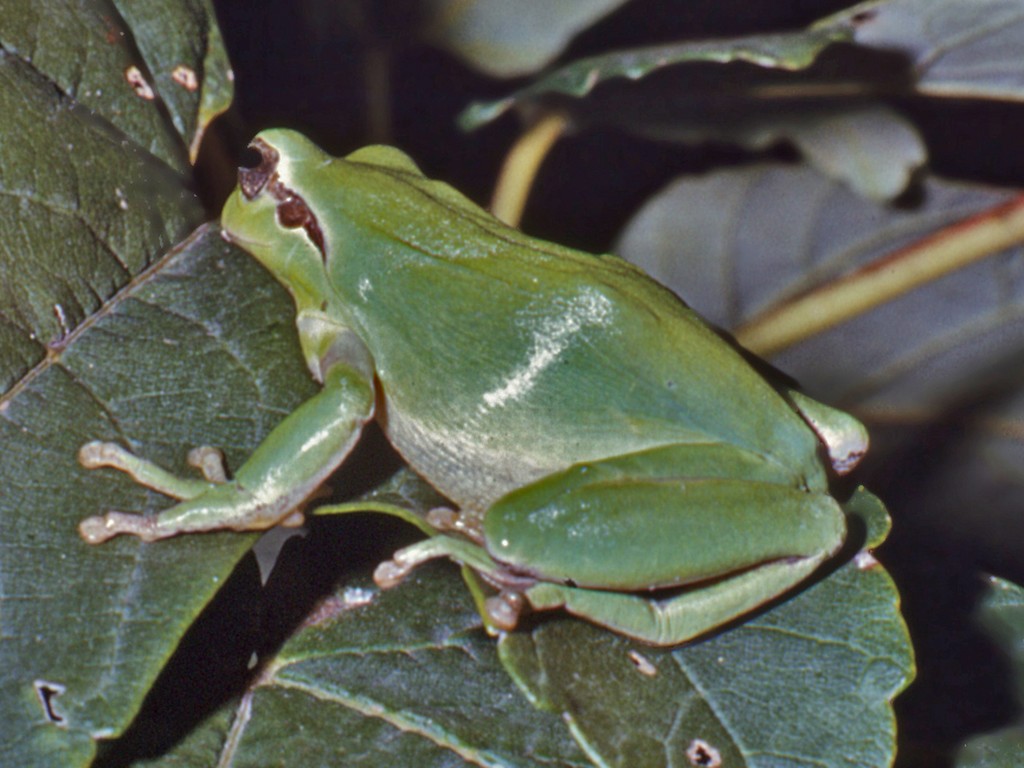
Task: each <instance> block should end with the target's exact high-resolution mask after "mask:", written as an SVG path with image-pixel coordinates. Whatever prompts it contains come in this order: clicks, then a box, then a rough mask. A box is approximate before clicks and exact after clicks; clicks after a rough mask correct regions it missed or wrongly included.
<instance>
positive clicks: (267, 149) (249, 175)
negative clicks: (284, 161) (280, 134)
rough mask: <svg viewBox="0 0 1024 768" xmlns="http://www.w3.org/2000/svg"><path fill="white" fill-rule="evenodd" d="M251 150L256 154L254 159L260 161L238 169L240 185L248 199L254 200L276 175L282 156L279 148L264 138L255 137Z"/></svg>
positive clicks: (250, 146)
mask: <svg viewBox="0 0 1024 768" xmlns="http://www.w3.org/2000/svg"><path fill="white" fill-rule="evenodd" d="M249 150H250V152H249V154H253V155H255V156H256V157H254V158H253V159H254V160H258V162H257V163H256V164H255V165H252V166H247V167H245V166H244V167H241V168H239V169H238V187H239V189H241V190H242V194H243V195H245V199H246V200H252V199H253V198H254V197H256V196H257V195H258V194H259V193H260V192H262V191H263V188H264V187H266V186H267V182H268V181H270V179H271V178H272V177H273V176H274V172H275V171H276V170H277V163H278V160H280V158H281V156H280V155H279V154H278V153H277V150H276V149H274V148H273V147H272V146H270V145H269V144H267V142H265V141H263V140H262V139H253V141H252V144H250V145H249Z"/></svg>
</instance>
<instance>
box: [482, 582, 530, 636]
mask: <svg viewBox="0 0 1024 768" xmlns="http://www.w3.org/2000/svg"><path fill="white" fill-rule="evenodd" d="M525 607H526V598H525V597H523V593H522V592H515V591H512V590H504V589H503V590H502V591H501V592H499V593H498V594H496V595H494V596H492V597H488V598H487V599H486V600H484V611H485V612H486V613H487V616H486V619H487V623H488V624H490V625H491V626H493V627H495V628H496V629H500V630H503V631H505V632H511V631H512V630H513V629H515V628H516V625H517V624H519V617H520V616H521V615H522V613H523V609H524V608H525Z"/></svg>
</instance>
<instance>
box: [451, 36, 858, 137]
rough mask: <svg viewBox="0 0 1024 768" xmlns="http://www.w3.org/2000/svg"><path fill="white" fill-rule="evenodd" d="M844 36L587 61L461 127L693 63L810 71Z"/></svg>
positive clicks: (653, 50) (763, 39) (706, 45)
mask: <svg viewBox="0 0 1024 768" xmlns="http://www.w3.org/2000/svg"><path fill="white" fill-rule="evenodd" d="M849 36H850V35H849V33H848V32H846V31H833V30H824V31H813V30H812V31H806V32H797V33H788V34H787V33H783V34H774V35H752V36H749V37H738V38H732V39H723V40H709V41H700V42H693V43H673V44H670V45H658V46H651V47H649V48H638V49H635V50H629V51H617V52H614V53H608V54H603V55H600V56H591V57H588V58H585V59H580V60H579V61H575V62H573V63H571V64H567V65H566V66H564V67H561V68H559V69H557V70H555V71H554V72H551V73H549V74H547V75H544V76H543V77H541V79H540V80H537V81H536V82H534V83H531V84H530V85H528V86H526V87H525V88H522V89H520V90H518V91H516V92H515V93H513V94H512V95H511V96H507V97H505V98H504V99H500V100H499V101H493V102H486V103H483V102H481V103H476V104H472V105H471V106H470V107H469V108H467V109H466V110H465V112H463V113H462V115H461V116H460V118H459V122H460V124H461V125H462V127H463V128H465V129H467V130H472V129H474V128H478V127H480V126H481V125H484V124H485V123H489V122H490V121H492V120H494V119H496V118H498V117H500V116H501V115H502V114H504V113H505V112H507V111H508V110H509V109H511V108H512V107H514V106H516V105H518V104H523V103H529V102H532V101H535V100H538V99H541V98H543V97H546V96H549V95H552V94H554V95H563V96H572V97H575V98H581V97H584V96H588V95H589V94H590V93H591V92H592V91H594V89H595V88H597V86H599V85H601V84H602V83H605V82H607V81H609V80H613V79H617V78H627V79H629V80H641V79H643V78H645V77H648V76H650V75H652V74H654V73H656V72H658V71H659V70H662V69H665V68H666V67H672V66H675V65H679V64H687V63H693V62H713V63H718V64H726V63H731V62H738V61H741V62H746V63H748V64H754V65H756V66H759V67H766V68H772V69H785V70H798V69H805V68H807V67H809V66H810V65H811V64H812V63H814V61H815V60H816V59H817V58H818V56H819V55H820V54H821V52H822V51H824V50H825V49H826V48H827V47H828V46H830V45H832V44H833V43H835V42H838V41H841V40H847V39H849Z"/></svg>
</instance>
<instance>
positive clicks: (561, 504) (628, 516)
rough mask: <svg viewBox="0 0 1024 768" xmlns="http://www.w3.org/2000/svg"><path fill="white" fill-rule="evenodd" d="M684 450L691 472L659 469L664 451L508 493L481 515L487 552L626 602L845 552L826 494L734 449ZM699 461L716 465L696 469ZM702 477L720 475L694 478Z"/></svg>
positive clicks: (840, 524)
mask: <svg viewBox="0 0 1024 768" xmlns="http://www.w3.org/2000/svg"><path fill="white" fill-rule="evenodd" d="M703 448H707V446H704V447H703ZM691 449H692V450H693V451H694V452H695V453H694V455H695V456H696V457H697V458H695V459H694V460H693V461H690V462H689V463H686V462H676V463H673V462H668V461H662V460H661V459H662V458H663V455H662V454H663V453H669V454H673V458H676V459H678V458H680V457H681V456H683V455H684V454H685V453H686V452H684V451H680V450H678V447H673V450H671V451H666V452H662V453H659V455H657V456H654V457H653V459H654V460H653V461H648V460H644V461H640V460H638V459H636V458H635V457H616V458H614V459H609V460H607V461H605V462H595V463H592V464H588V465H580V466H579V467H575V468H570V469H569V470H567V471H565V472H562V473H558V474H557V475H552V476H551V477H549V478H544V479H542V480H540V481H538V482H537V483H535V484H533V485H532V486H528V487H527V488H524V489H522V490H521V491H516V492H513V493H510V494H509V495H508V496H506V497H504V498H503V499H501V500H499V501H498V502H497V503H496V504H495V505H494V506H493V507H492V508H491V509H490V510H489V511H488V512H487V515H486V518H485V521H484V533H485V538H486V540H487V544H488V549H489V550H490V552H491V554H492V555H493V556H494V558H495V559H496V560H498V561H500V562H502V563H505V564H507V565H509V566H511V567H512V568H513V569H515V570H518V571H522V572H524V573H528V574H532V575H535V576H537V577H538V578H539V579H541V580H544V581H550V582H561V583H568V584H573V585H575V586H579V587H588V588H591V589H597V590H612V591H618V592H629V591H636V590H647V589H652V588H659V587H671V586H676V585H681V584H687V583H692V582H697V581H705V580H709V579H715V578H720V577H723V576H727V575H729V574H737V573H740V572H743V571H746V570H747V569H755V568H756V569H758V570H760V567H761V566H763V565H764V564H766V563H769V562H773V561H776V560H796V559H803V558H815V557H818V556H819V555H820V554H821V553H825V554H826V556H827V555H828V554H831V553H833V552H835V551H836V550H837V549H838V548H839V546H840V545H841V544H842V541H843V539H844V537H845V532H846V526H845V516H844V515H843V512H842V509H840V507H839V505H838V504H836V502H835V500H834V499H832V498H831V497H830V496H828V495H827V494H825V493H820V492H810V491H806V490H804V489H802V488H800V487H796V486H794V485H791V484H788V483H787V484H782V483H778V482H769V481H767V480H766V479H764V478H770V477H771V472H774V471H776V470H774V469H772V468H768V469H764V470H763V471H762V470H760V469H757V463H756V461H762V462H763V460H762V459H759V458H756V457H755V458H756V461H754V462H753V463H752V460H751V456H750V454H747V453H745V452H743V451H739V450H738V449H730V448H729V447H727V446H719V447H717V448H716V449H715V451H713V452H711V453H708V454H705V453H704V452H703V451H702V450H701V448H696V447H691ZM719 449H720V450H719ZM706 455H713V456H714V457H715V458H716V461H715V462H713V465H710V466H700V465H701V463H702V462H703V460H704V458H706ZM705 463H706V462H705ZM627 464H628V465H630V466H628V468H627V471H624V472H623V471H619V470H621V469H623V468H624V467H625V466H626V465H627ZM752 466H753V467H754V468H755V469H754V470H752V469H751V467H752ZM710 472H716V473H717V476H707V475H705V474H699V473H710ZM643 473H646V474H643ZM759 473H760V476H759Z"/></svg>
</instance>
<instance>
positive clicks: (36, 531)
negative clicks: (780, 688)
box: [0, 228, 312, 766]
mask: <svg viewBox="0 0 1024 768" xmlns="http://www.w3.org/2000/svg"><path fill="white" fill-rule="evenodd" d="M227 297H230V300H225V299H226V298H227ZM290 312H291V308H290V306H289V303H288V301H287V297H286V296H285V295H284V294H283V291H281V290H280V289H279V288H277V286H276V285H274V284H273V283H271V282H270V281H269V280H268V278H267V276H266V275H265V274H264V273H263V272H262V271H261V270H260V268H259V267H258V266H257V265H256V264H255V263H254V262H253V261H252V259H250V258H249V257H248V256H246V255H244V254H242V253H240V252H238V251H235V250H233V249H231V248H229V247H228V246H227V245H226V244H225V243H224V242H223V241H222V240H221V239H220V238H219V237H218V232H217V230H216V229H208V228H204V229H202V230H200V231H199V232H198V233H197V234H196V235H195V236H194V237H192V238H191V239H189V240H188V241H186V242H185V243H184V244H183V245H182V246H181V247H180V248H178V249H175V250H173V251H172V252H170V253H169V254H168V256H166V257H165V258H164V259H162V260H161V261H159V262H157V263H156V264H154V265H153V266H152V267H151V268H150V269H149V270H147V271H146V272H144V273H142V274H141V275H139V276H138V277H136V279H135V280H134V281H133V282H132V283H131V284H130V285H129V286H128V287H126V288H125V289H123V290H122V291H121V292H120V293H118V294H117V295H116V296H115V297H114V298H113V299H111V300H108V301H107V302H106V303H105V304H104V306H103V308H102V309H101V310H100V311H99V312H97V313H94V314H93V315H92V316H90V317H89V318H88V319H87V320H86V321H85V322H84V323H83V325H82V326H81V327H80V328H79V329H77V330H76V331H75V332H74V333H72V334H71V335H70V336H69V337H68V338H66V339H64V340H63V342H62V344H61V347H60V348H59V349H51V351H50V354H49V355H48V356H47V357H46V358H45V359H44V360H43V361H42V362H40V363H39V364H38V365H36V366H35V367H34V368H33V369H32V370H31V371H30V372H29V373H28V374H27V375H25V376H23V377H22V378H21V380H20V381H19V382H18V384H17V385H16V386H15V387H14V388H13V389H12V390H11V391H10V392H8V394H7V395H6V397H5V399H4V402H3V416H4V418H3V420H2V421H0V429H2V437H0V439H2V441H3V445H4V460H3V462H2V463H0V472H2V486H3V488H4V489H5V492H4V495H3V498H2V505H0V515H2V521H3V526H4V531H5V532H6V533H5V534H4V553H5V554H4V556H3V558H2V562H0V567H2V569H3V570H2V576H3V578H2V584H3V591H2V593H0V623H2V626H3V634H2V637H3V640H2V644H0V670H2V672H0V674H2V675H3V688H2V690H3V691H4V694H3V696H2V698H0V712H2V716H3V718H4V720H5V722H6V723H7V724H8V726H9V727H8V728H7V729H5V733H6V734H8V736H7V737H6V738H5V740H4V743H3V745H2V746H0V760H2V761H3V762H5V763H9V764H17V765H24V766H33V765H40V766H45V765H53V764H55V761H57V758H56V756H57V755H60V760H59V762H60V764H62V765H84V764H86V763H87V762H88V761H89V758H90V756H91V754H92V752H93V747H94V744H93V742H92V739H93V738H100V737H110V736H114V735H116V734H117V733H119V732H121V731H122V730H123V729H124V728H125V727H126V726H127V725H128V723H129V722H130V720H131V719H132V717H133V716H134V714H135V712H136V711H137V709H138V707H139V706H140V704H141V701H142V698H143V696H144V695H145V693H146V691H147V689H148V688H149V685H150V684H151V683H152V681H153V680H154V679H155V678H156V676H157V673H158V672H159V671H160V669H161V667H162V666H163V663H164V662H165V661H166V659H167V658H168V657H169V656H170V654H171V652H172V651H173V649H174V647H175V645H176V644H177V641H178V639H179V638H180V637H181V636H182V634H183V633H184V632H185V630H186V629H187V628H188V627H189V625H190V624H191V623H192V621H193V620H194V619H195V617H196V616H197V615H198V613H199V612H200V611H201V610H202V608H203V607H204V605H205V604H206V603H207V602H208V601H209V600H210V599H211V598H212V596H213V595H214V593H215V592H216V591H217V590H218V588H219V587H220V585H221V584H222V583H223V582H224V581H225V580H226V579H227V577H228V575H229V574H230V573H231V571H232V570H233V568H234V565H235V563H236V562H237V561H238V559H239V558H240V557H241V556H242V555H243V554H244V553H245V552H246V550H247V549H248V547H249V546H250V544H251V543H252V540H253V537H251V536H239V535H232V534H226V535H221V534H218V535H211V536H195V537H182V538H181V539H178V540H175V541H174V542H170V543H169V546H148V545H142V544H139V543H137V542H134V541H130V540H123V541H114V542H110V543H109V544H106V545H104V546H102V547H90V546H88V545H86V544H85V543H84V542H83V541H82V540H81V539H80V538H79V536H78V532H77V524H78V522H79V521H80V520H81V519H82V518H83V517H85V516H87V515H90V514H95V513H97V512H99V511H102V510H103V509H106V508H108V507H113V508H117V509H124V510H127V511H133V512H152V511H153V510H154V509H155V508H158V507H162V506H166V505H167V504H168V503H169V500H167V499H164V498H162V497H160V496H158V495H157V494H154V493H151V492H147V491H146V490H144V489H142V488H140V487H139V486H137V485H135V484H134V483H132V481H131V480H130V479H128V478H127V477H125V476H121V475H119V473H116V472H113V471H110V470H101V471H95V470H94V471H89V470H85V469H83V468H82V467H80V466H78V464H77V461H76V458H75V457H76V453H77V451H78V448H79V447H80V446H81V445H82V444H83V443H85V442H87V441H89V440H92V439H111V440H117V441H119V442H122V443H123V444H126V445H128V446H130V447H131V448H132V449H134V450H135V451H137V452H138V453H140V454H141V455H144V456H147V457H149V458H153V459H155V460H157V461H159V462H161V463H162V464H164V465H165V466H169V467H173V468H175V469H178V470H179V471H182V472H185V471H187V470H185V468H184V455H185V453H186V452H187V449H188V448H189V447H192V446H194V445H196V444H209V445H217V446H221V447H223V448H225V450H226V452H227V455H228V461H229V463H230V464H232V465H233V466H238V464H239V463H240V462H241V460H242V458H243V457H244V456H246V455H247V454H248V452H249V451H250V450H251V448H252V447H253V446H255V445H256V444H257V443H258V442H259V440H260V438H261V437H262V436H263V435H264V434H266V432H268V431H269V429H270V428H271V427H272V426H273V425H274V424H275V423H276V422H277V421H278V420H279V419H280V418H282V417H283V416H284V415H285V413H287V412H288V410H290V409H291V408H293V407H294V406H295V405H296V404H297V403H298V401H300V400H301V399H302V395H303V393H307V392H308V391H309V390H310V389H311V387H312V383H311V382H310V381H309V380H308V377H306V376H304V373H303V367H302V360H301V357H300V356H299V355H298V354H297V353H296V351H295V349H294V338H293V336H294V331H293V330H292V328H291V327H290V324H285V323H283V322H282V320H281V318H282V317H285V318H286V317H288V316H289V313H290ZM40 686H43V688H44V689H49V690H53V691H59V692H60V695H59V696H56V697H55V698H53V699H52V700H51V704H52V707H53V710H54V711H55V712H57V713H59V720H58V719H57V718H54V717H50V716H49V713H48V711H47V709H46V707H44V706H43V705H42V704H43V702H42V701H41V700H40V698H39V696H38V695H37V692H38V691H39V690H40Z"/></svg>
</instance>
